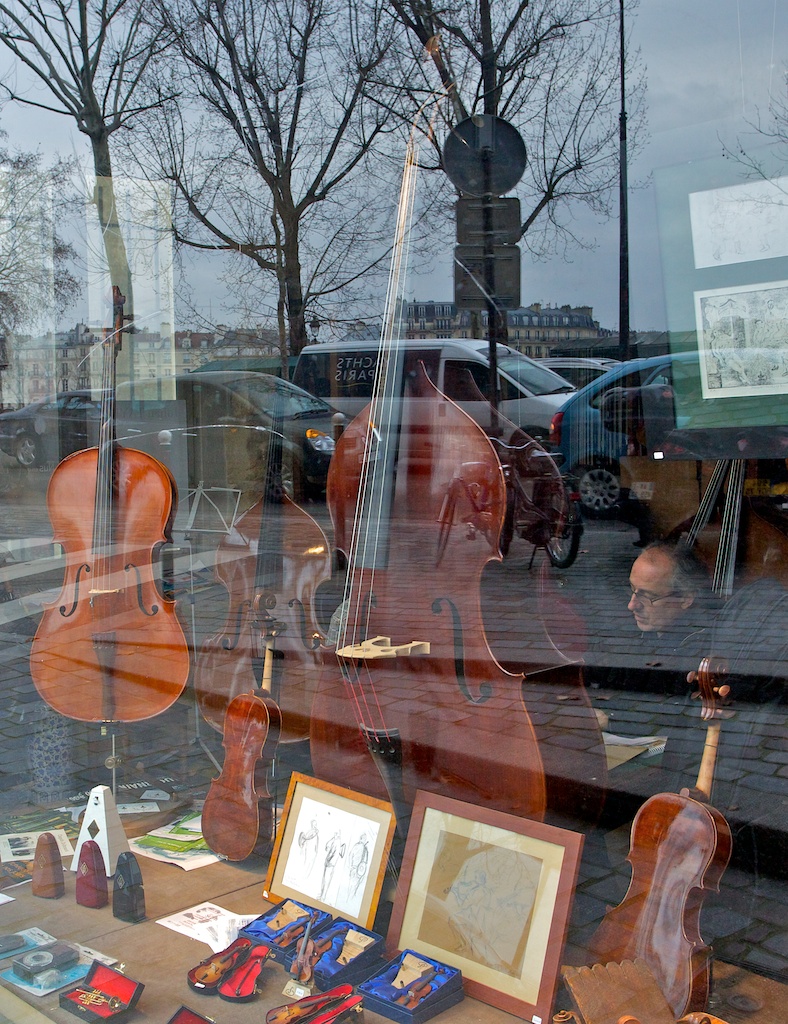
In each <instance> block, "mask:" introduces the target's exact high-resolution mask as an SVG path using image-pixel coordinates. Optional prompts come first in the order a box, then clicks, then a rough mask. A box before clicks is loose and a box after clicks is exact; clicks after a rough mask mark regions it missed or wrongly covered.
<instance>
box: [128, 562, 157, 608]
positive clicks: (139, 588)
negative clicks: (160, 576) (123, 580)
mask: <svg viewBox="0 0 788 1024" xmlns="http://www.w3.org/2000/svg"><path fill="white" fill-rule="evenodd" d="M123 568H124V569H125V570H126V572H133V573H134V574H135V575H136V577H137V605H138V606H139V610H140V611H141V612H142V614H143V615H147V616H148V618H152V617H153V616H154V615H155V614H156V613H157V612H158V610H159V606H158V605H157V604H152V605H151V609H150V611H148V610H147V608H146V607H145V602H144V601H143V600H142V576H141V575H140V571H139V569H138V568H137V566H136V565H135V564H134V563H133V562H129V563H128V564H127V565H124V567H123Z"/></svg>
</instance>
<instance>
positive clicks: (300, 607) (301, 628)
mask: <svg viewBox="0 0 788 1024" xmlns="http://www.w3.org/2000/svg"><path fill="white" fill-rule="evenodd" d="M287 607H288V608H294V609H295V610H296V612H297V613H298V632H299V633H300V634H301V643H302V644H303V645H304V648H305V649H306V650H307V651H316V650H317V649H318V647H319V646H320V635H319V634H318V633H312V635H311V637H310V636H307V627H306V610H305V608H304V602H303V601H300V600H299V599H298V598H297V597H294V598H293V599H292V600H291V601H288V602H287Z"/></svg>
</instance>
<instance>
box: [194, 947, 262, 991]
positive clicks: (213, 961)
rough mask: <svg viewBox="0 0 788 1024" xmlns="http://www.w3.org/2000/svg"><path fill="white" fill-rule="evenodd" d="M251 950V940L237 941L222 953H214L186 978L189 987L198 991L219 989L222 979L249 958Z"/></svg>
mask: <svg viewBox="0 0 788 1024" xmlns="http://www.w3.org/2000/svg"><path fill="white" fill-rule="evenodd" d="M251 948H252V942H251V939H245V938H239V939H236V940H235V941H234V942H232V943H231V944H230V945H229V946H228V947H227V949H225V950H222V952H221V953H214V954H213V955H212V956H210V957H208V958H207V959H206V960H202V961H201V962H200V963H199V964H197V966H196V967H192V969H191V970H190V971H189V973H188V975H187V976H186V979H187V981H188V983H189V986H190V987H191V988H194V989H198V990H202V989H215V988H217V987H218V985H219V982H220V981H221V980H222V978H224V976H225V975H226V974H228V973H229V972H230V970H231V969H232V968H234V967H237V966H238V965H239V964H241V963H242V962H243V961H244V960H245V959H246V958H247V957H248V955H249V950H250V949H251Z"/></svg>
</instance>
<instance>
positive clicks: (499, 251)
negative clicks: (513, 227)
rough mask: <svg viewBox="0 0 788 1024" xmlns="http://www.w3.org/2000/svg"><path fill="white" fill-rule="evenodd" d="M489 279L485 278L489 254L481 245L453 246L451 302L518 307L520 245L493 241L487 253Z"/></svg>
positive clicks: (463, 306) (461, 306)
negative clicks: (452, 300) (493, 243)
mask: <svg viewBox="0 0 788 1024" xmlns="http://www.w3.org/2000/svg"><path fill="white" fill-rule="evenodd" d="M490 258H491V260H492V263H491V265H490V267H489V269H491V271H492V274H491V277H492V280H488V279H487V275H488V263H487V260H488V256H487V255H486V254H485V252H484V248H483V246H481V245H458V246H456V247H455V249H454V302H455V304H456V305H457V307H458V308H459V309H488V308H489V307H490V305H492V306H498V307H499V308H500V309H518V308H519V306H520V249H519V247H518V246H516V245H496V246H493V251H492V253H491V254H490Z"/></svg>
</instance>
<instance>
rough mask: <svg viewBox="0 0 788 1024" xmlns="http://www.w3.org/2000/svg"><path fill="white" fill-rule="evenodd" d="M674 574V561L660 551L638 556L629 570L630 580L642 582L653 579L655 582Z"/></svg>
mask: <svg viewBox="0 0 788 1024" xmlns="http://www.w3.org/2000/svg"><path fill="white" fill-rule="evenodd" d="M672 575H673V562H672V560H671V559H670V558H669V557H668V556H667V555H665V554H663V553H662V552H660V551H654V552H648V553H647V554H642V555H640V557H639V558H636V559H635V561H634V563H633V565H632V568H631V569H630V572H629V578H630V580H635V579H636V580H638V581H640V582H641V583H642V584H644V585H645V584H646V583H647V581H649V580H652V581H654V582H655V583H658V582H661V581H663V580H666V579H670V578H671V576H672Z"/></svg>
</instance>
